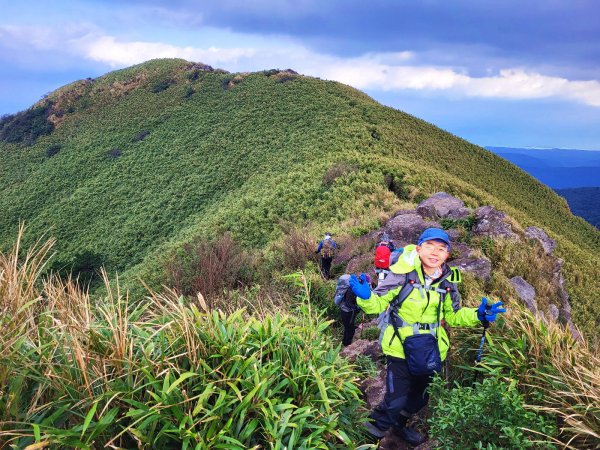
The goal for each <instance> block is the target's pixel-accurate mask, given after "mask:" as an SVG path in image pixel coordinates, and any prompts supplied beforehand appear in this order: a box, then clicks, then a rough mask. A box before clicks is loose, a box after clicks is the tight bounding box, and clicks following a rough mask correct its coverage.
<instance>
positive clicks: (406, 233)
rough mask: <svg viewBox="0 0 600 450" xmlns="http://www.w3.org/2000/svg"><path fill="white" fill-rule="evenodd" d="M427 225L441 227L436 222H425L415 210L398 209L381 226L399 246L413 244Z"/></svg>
mask: <svg viewBox="0 0 600 450" xmlns="http://www.w3.org/2000/svg"><path fill="white" fill-rule="evenodd" d="M429 227H438V228H441V225H440V224H439V223H437V222H425V220H424V219H423V216H421V215H419V214H417V213H416V212H415V211H410V210H408V211H400V212H399V213H397V214H396V215H395V216H394V217H392V218H391V219H390V220H388V222H387V223H386V224H385V226H384V227H383V231H384V232H386V233H388V234H389V235H390V237H391V238H392V239H393V240H394V242H396V243H397V244H398V245H400V246H405V245H408V244H414V243H415V242H417V239H418V238H419V236H420V235H421V233H422V232H423V231H424V230H425V229H426V228H429Z"/></svg>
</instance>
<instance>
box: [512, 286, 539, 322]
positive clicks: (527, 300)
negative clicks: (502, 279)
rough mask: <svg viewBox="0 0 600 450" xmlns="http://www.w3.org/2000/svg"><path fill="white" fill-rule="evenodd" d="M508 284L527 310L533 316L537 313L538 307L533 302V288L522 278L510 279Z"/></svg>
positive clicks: (534, 301)
mask: <svg viewBox="0 0 600 450" xmlns="http://www.w3.org/2000/svg"><path fill="white" fill-rule="evenodd" d="M510 284H511V285H512V287H513V288H514V289H515V292H516V293H517V296H518V297H519V298H520V299H521V300H522V301H523V303H524V304H525V306H526V307H527V309H528V310H529V311H531V312H533V313H534V314H535V313H537V311H538V306H537V302H536V300H535V288H534V287H533V286H532V285H531V284H529V283H528V282H527V281H525V280H524V279H523V278H522V277H513V278H511V279H510Z"/></svg>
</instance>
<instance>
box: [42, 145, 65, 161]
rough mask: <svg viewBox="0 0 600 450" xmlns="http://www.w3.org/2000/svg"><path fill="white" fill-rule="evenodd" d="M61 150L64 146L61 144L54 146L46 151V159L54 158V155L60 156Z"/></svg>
mask: <svg viewBox="0 0 600 450" xmlns="http://www.w3.org/2000/svg"><path fill="white" fill-rule="evenodd" d="M61 148H62V145H60V144H52V145H51V146H50V147H48V148H47V149H46V152H45V153H46V158H52V157H53V156H54V155H56V154H58V152H59V151H60V149H61Z"/></svg>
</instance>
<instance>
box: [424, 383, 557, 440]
mask: <svg viewBox="0 0 600 450" xmlns="http://www.w3.org/2000/svg"><path fill="white" fill-rule="evenodd" d="M429 389H430V394H431V396H432V401H431V402H430V409H431V411H432V418H431V420H430V426H431V428H430V430H429V434H430V436H432V437H434V438H435V439H437V440H438V441H439V442H440V447H439V448H442V449H444V450H454V449H459V448H460V449H465V450H466V449H489V450H491V449H507V450H508V449H511V450H521V449H524V448H536V449H541V448H555V447H554V445H552V444H550V443H549V442H550V441H551V439H552V437H553V435H554V434H555V433H556V428H555V426H554V424H553V420H552V419H551V418H546V417H544V416H541V415H537V414H536V413H535V412H533V411H531V410H526V409H525V408H524V402H523V398H522V396H521V395H520V394H519V392H518V391H517V390H516V389H515V387H514V385H511V384H507V383H505V382H503V381H501V380H499V379H497V378H486V379H484V380H483V382H482V383H479V382H477V383H474V384H473V386H467V387H464V386H460V385H455V386H454V387H453V388H451V389H448V386H447V384H446V381H445V380H443V379H442V378H440V377H438V378H436V379H435V380H434V381H433V383H432V384H431V386H430V388H429ZM548 436H549V437H548ZM544 442H545V443H544Z"/></svg>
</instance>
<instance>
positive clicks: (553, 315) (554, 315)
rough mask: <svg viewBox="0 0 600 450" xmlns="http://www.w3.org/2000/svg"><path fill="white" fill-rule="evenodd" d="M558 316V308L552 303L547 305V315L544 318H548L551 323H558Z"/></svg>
mask: <svg viewBox="0 0 600 450" xmlns="http://www.w3.org/2000/svg"><path fill="white" fill-rule="evenodd" d="M559 314H560V312H559V311H558V306H556V305H555V304H554V303H550V304H549V305H548V314H547V315H546V317H548V318H549V319H550V320H552V321H553V322H556V321H558V315H559Z"/></svg>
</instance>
